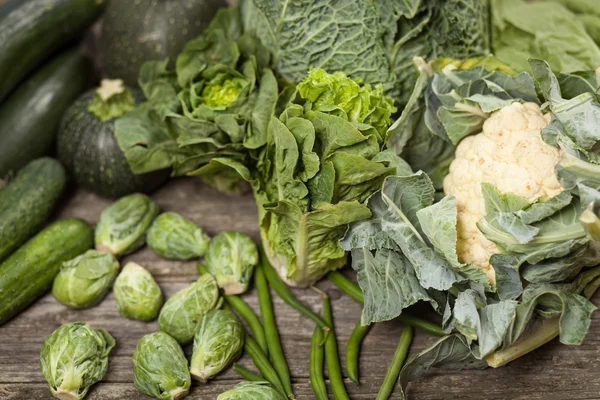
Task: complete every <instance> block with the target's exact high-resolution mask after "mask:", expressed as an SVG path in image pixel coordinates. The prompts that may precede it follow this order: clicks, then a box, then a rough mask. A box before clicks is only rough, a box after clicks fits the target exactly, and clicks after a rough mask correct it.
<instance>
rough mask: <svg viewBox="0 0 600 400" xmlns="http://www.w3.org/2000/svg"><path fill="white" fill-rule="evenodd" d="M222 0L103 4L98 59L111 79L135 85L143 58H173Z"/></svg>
mask: <svg viewBox="0 0 600 400" xmlns="http://www.w3.org/2000/svg"><path fill="white" fill-rule="evenodd" d="M226 6H227V3H226V2H225V1H224V0H136V1H132V0H119V1H111V2H109V4H108V6H107V7H106V12H105V14H104V22H103V24H102V43H101V48H102V56H103V57H102V59H103V61H104V64H105V65H104V68H105V70H106V72H107V73H108V75H109V76H110V77H111V78H115V79H116V78H119V79H122V80H124V81H125V83H127V84H128V85H131V86H133V85H135V84H137V78H138V72H139V70H140V67H141V66H142V64H143V63H144V62H146V61H154V60H164V59H165V58H170V59H171V60H173V61H174V60H175V58H176V57H177V54H179V52H180V51H181V50H182V49H183V46H184V45H185V44H186V43H187V42H188V41H189V40H191V39H193V38H195V37H196V36H198V35H199V34H200V33H202V31H203V30H204V28H206V27H207V26H208V24H209V23H210V21H211V20H212V18H213V17H214V16H215V14H216V13H217V11H218V9H219V8H220V7H226Z"/></svg>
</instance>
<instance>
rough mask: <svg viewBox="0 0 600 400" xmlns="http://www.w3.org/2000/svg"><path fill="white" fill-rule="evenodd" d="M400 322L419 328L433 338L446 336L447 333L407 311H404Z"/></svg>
mask: <svg viewBox="0 0 600 400" xmlns="http://www.w3.org/2000/svg"><path fill="white" fill-rule="evenodd" d="M398 321H400V322H402V323H403V324H406V325H408V326H412V327H413V328H417V329H418V330H420V331H423V332H426V333H429V334H430V335H433V336H446V333H445V332H444V331H443V330H442V327H441V326H439V325H438V324H435V323H433V322H431V321H427V320H426V319H423V318H419V317H417V316H414V315H412V314H410V313H408V312H406V311H402V314H400V316H399V317H398Z"/></svg>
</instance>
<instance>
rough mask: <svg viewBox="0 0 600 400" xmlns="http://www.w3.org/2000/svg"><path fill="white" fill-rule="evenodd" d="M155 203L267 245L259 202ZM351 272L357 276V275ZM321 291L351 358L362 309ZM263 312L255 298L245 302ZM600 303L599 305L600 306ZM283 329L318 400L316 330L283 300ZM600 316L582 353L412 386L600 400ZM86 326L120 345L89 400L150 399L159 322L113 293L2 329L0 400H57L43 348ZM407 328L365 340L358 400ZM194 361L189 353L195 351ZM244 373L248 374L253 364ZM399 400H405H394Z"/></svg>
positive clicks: (67, 207) (172, 189) (182, 191)
mask: <svg viewBox="0 0 600 400" xmlns="http://www.w3.org/2000/svg"><path fill="white" fill-rule="evenodd" d="M153 198H154V199H155V200H156V201H157V202H158V203H159V204H160V206H161V208H162V209H163V210H172V211H177V212H180V213H182V214H183V215H185V216H187V217H189V218H191V219H193V220H194V221H196V222H197V223H198V224H200V225H201V226H202V227H204V228H205V229H206V230H207V231H208V232H209V233H210V234H213V235H214V234H216V233H218V232H220V231H222V230H240V231H243V232H246V233H248V234H250V235H251V236H252V237H253V238H255V239H258V226H257V223H256V210H255V206H254V201H253V199H252V196H251V195H249V194H248V195H244V196H241V197H240V196H238V197H235V196H231V197H230V196H223V195H221V194H219V193H218V192H217V191H215V190H213V189H211V188H209V187H207V186H205V185H203V184H202V183H200V182H199V181H198V180H193V179H179V180H175V181H172V182H170V183H169V184H168V185H166V186H165V187H163V188H162V189H161V190H159V191H158V192H157V193H156V194H155V195H154V196H153ZM108 204H109V202H108V201H107V200H104V199H100V198H98V197H97V196H95V195H93V194H90V193H88V192H85V191H76V192H74V193H70V194H69V195H67V196H66V198H65V199H64V201H63V202H62V205H61V206H60V210H59V215H60V216H61V217H66V216H75V217H80V218H83V219H85V220H87V221H88V222H90V223H91V224H94V223H95V222H96V221H97V219H98V216H99V214H100V212H101V211H102V209H103V208H104V207H105V206H107V205H108ZM127 260H135V261H137V262H138V263H140V264H142V265H144V266H145V267H146V268H148V269H149V270H150V272H151V273H152V274H153V275H154V276H155V277H156V280H157V281H158V283H159V284H160V286H161V287H162V288H163V290H164V292H165V294H166V296H171V295H172V294H173V293H175V292H176V291H178V290H179V289H181V288H182V287H184V286H185V285H186V284H188V283H189V282H192V281H193V280H195V279H196V278H197V273H196V267H195V263H194V262H172V261H164V260H161V259H160V258H158V257H157V256H155V255H154V254H153V253H152V252H150V251H149V250H148V249H144V250H142V251H140V252H138V253H136V254H134V255H131V256H129V257H127V258H126V259H125V260H124V262H126V261H127ZM349 273H351V272H349ZM319 287H321V288H322V289H324V290H326V291H327V292H328V293H329V295H330V296H331V298H332V304H333V307H334V317H335V327H336V331H337V338H338V342H339V347H340V353H341V355H342V358H343V354H344V349H345V345H346V342H347V341H348V337H349V335H350V333H351V332H352V328H353V327H354V324H355V323H356V321H357V319H358V318H359V315H360V311H361V306H360V305H358V304H357V303H356V302H354V300H352V299H351V298H350V297H348V296H346V295H345V294H343V293H341V292H340V290H339V289H337V288H336V287H335V286H333V285H331V284H330V283H329V282H327V281H324V282H321V283H319ZM295 293H296V295H297V296H298V297H299V298H300V299H301V300H302V301H304V302H306V303H307V304H309V305H310V306H311V307H312V308H313V309H314V310H315V311H318V312H321V302H320V299H319V296H318V295H317V294H316V293H314V292H313V291H312V290H295ZM244 298H245V300H246V301H247V302H248V303H249V304H250V306H252V307H253V308H254V309H255V310H257V301H256V296H255V294H254V293H252V292H250V293H248V294H247V295H246V296H244ZM596 300H599V298H596ZM274 307H275V311H276V316H277V323H278V325H279V330H280V333H281V337H282V341H283V347H284V350H285V354H286V356H287V360H288V363H289V366H290V369H291V374H292V376H293V383H294V390H295V393H296V395H297V398H298V399H300V400H302V399H305V400H308V399H312V398H314V397H313V394H312V391H311V387H310V384H309V381H308V355H309V347H310V337H311V334H312V331H313V327H314V326H313V324H312V322H311V321H309V320H306V319H304V318H302V317H300V316H299V315H298V314H297V313H296V312H295V311H294V310H292V309H290V308H289V307H288V306H287V305H285V304H284V303H283V302H282V301H281V300H280V299H279V298H277V297H275V296H274ZM599 319H600V313H598V314H597V315H595V318H594V322H593V324H592V329H591V332H590V333H589V335H588V337H587V339H586V341H585V343H584V344H583V345H582V346H580V347H567V346H563V345H561V344H559V343H558V341H557V340H555V341H553V342H552V343H550V344H548V345H547V346H545V347H544V348H543V349H539V350H537V351H535V352H533V353H531V354H530V355H528V356H526V357H523V358H522V359H520V360H518V361H516V362H514V363H513V364H511V365H509V366H508V367H504V368H501V369H498V370H493V369H488V370H484V371H445V370H436V371H434V372H433V373H430V374H429V375H428V376H427V377H425V378H423V379H421V380H420V381H417V382H415V383H412V384H411V385H410V390H409V395H410V398H411V399H418V400H425V399H477V400H482V399H498V400H500V399H501V400H507V399H527V400H531V399H540V400H542V399H543V400H554V399H556V400H565V399H600V338H599V333H600V321H599ZM73 321H87V322H89V323H90V324H91V325H92V326H94V327H98V328H105V329H107V330H108V331H109V332H110V333H111V334H112V335H113V336H114V337H115V339H116V340H117V346H116V347H115V349H114V350H113V352H112V354H111V357H110V363H109V368H108V373H107V375H106V377H105V379H104V381H103V382H102V383H99V384H97V385H95V387H94V388H93V389H92V390H91V391H90V392H89V395H88V397H87V399H90V400H93V399H96V400H99V399H102V400H108V399H114V400H125V399H133V400H135V399H148V397H146V396H144V395H143V394H141V393H139V392H138V391H137V390H136V388H135V386H134V385H133V375H132V362H131V355H132V353H133V350H134V348H135V345H136V343H137V341H138V340H139V339H140V338H141V337H142V336H143V335H145V334H147V333H150V332H154V331H156V330H157V329H158V328H157V323H156V322H152V323H144V322H137V321H130V320H127V319H125V318H122V317H121V316H120V315H119V313H118V312H117V308H116V305H115V301H114V298H113V296H112V295H111V294H109V295H108V296H107V297H106V299H105V300H104V301H103V302H102V303H101V304H100V305H99V306H97V307H95V308H92V309H89V310H82V311H75V310H70V309H68V308H66V307H64V306H62V305H60V304H58V303H57V302H56V301H55V300H54V298H53V297H52V296H51V295H46V296H44V297H42V298H41V299H39V300H38V301H37V302H35V304H34V305H33V306H31V307H30V308H29V309H27V310H26V311H25V312H23V313H22V314H21V315H19V316H18V317H16V318H15V319H13V320H12V321H11V322H9V323H8V324H6V325H4V326H3V327H1V328H0V399H2V400H7V399H14V400H17V399H18V400H38V399H50V398H51V395H50V391H49V389H48V386H47V384H46V381H45V380H44V377H43V376H42V373H41V370H40V366H39V352H40V348H41V346H42V343H43V341H44V339H45V338H46V337H47V336H48V335H50V334H51V333H52V331H53V330H54V329H56V328H57V327H58V326H60V325H61V324H64V323H67V322H73ZM401 331H402V326H401V324H399V323H396V322H390V323H384V324H377V325H376V326H375V328H374V329H372V331H371V332H370V334H369V335H368V336H367V339H366V340H365V343H364V346H363V350H362V353H361V368H360V372H361V385H360V386H355V385H354V384H352V383H351V382H349V381H347V382H346V383H347V387H348V391H349V393H350V396H351V398H352V399H364V400H372V399H375V397H376V393H377V390H378V388H379V385H380V384H381V382H382V380H383V377H384V375H385V372H386V369H387V365H388V363H389V361H390V360H391V357H392V355H393V353H394V349H395V347H396V344H397V340H398V337H399V335H400V332H401ZM434 341H435V338H433V337H431V336H429V335H427V334H424V333H420V332H418V333H417V335H416V338H415V341H414V343H413V346H412V350H411V351H412V352H413V353H415V352H416V351H419V350H421V349H423V348H425V347H426V346H428V345H430V344H432V343H433V342H434ZM186 352H187V353H188V354H189V353H190V352H191V349H190V348H187V349H186ZM241 362H242V364H244V365H247V366H249V365H250V363H251V361H250V360H249V358H248V357H247V356H244V358H243V359H242V361H241ZM239 380H240V379H239V378H238V376H237V375H236V374H235V373H234V372H233V371H231V370H229V371H226V372H225V373H223V374H221V375H220V376H218V377H217V378H216V379H215V380H214V381H212V382H210V383H209V384H207V385H200V384H197V383H193V387H192V390H191V392H190V395H189V396H188V397H187V398H188V399H203V400H209V399H215V398H216V396H217V394H219V393H221V392H222V391H224V390H226V389H228V388H231V387H232V386H234V385H235V384H236V383H237V382H239ZM392 398H399V395H398V394H397V393H396V395H394V396H392Z"/></svg>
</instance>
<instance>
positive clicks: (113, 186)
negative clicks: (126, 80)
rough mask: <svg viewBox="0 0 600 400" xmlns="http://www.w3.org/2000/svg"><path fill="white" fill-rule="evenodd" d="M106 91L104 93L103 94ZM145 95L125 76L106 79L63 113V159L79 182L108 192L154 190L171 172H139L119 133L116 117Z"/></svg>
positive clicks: (110, 194) (60, 153)
mask: <svg viewBox="0 0 600 400" xmlns="http://www.w3.org/2000/svg"><path fill="white" fill-rule="evenodd" d="M100 93H102V96H100ZM143 99H144V95H143V93H142V92H141V90H139V89H130V88H127V87H125V86H123V82H122V81H120V80H112V81H111V80H103V81H102V86H100V87H99V88H98V89H91V90H90V91H88V92H86V93H84V94H83V95H81V96H80V97H79V98H78V99H77V101H75V103H73V105H72V106H71V107H69V109H68V110H67V112H66V113H65V115H64V116H63V119H62V122H61V125H60V129H59V132H58V138H57V149H58V159H59V160H60V162H61V163H62V164H63V165H64V166H65V168H66V169H67V171H68V172H69V175H70V176H72V177H73V178H74V180H75V182H76V183H77V185H79V186H81V187H83V188H85V189H88V190H91V191H92V192H94V193H96V194H99V195H101V196H104V197H110V198H119V197H122V196H125V195H127V194H131V193H136V192H144V193H148V192H150V191H152V190H153V189H155V188H156V187H157V186H158V185H160V184H161V183H163V182H164V181H165V180H166V179H167V178H168V176H169V171H155V172H150V173H148V174H144V175H135V174H134V173H133V172H131V167H130V166H129V163H128V162H127V159H126V158H125V155H124V154H123V152H122V151H121V148H120V147H119V143H118V142H117V139H116V137H115V121H116V120H117V118H119V117H121V116H122V115H124V114H125V113H126V112H128V111H131V110H133V109H134V108H135V106H136V103H139V102H141V101H142V100H143Z"/></svg>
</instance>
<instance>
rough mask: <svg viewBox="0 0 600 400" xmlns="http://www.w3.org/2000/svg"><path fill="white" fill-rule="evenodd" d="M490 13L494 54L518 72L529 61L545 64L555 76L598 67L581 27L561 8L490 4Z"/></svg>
mask: <svg viewBox="0 0 600 400" xmlns="http://www.w3.org/2000/svg"><path fill="white" fill-rule="evenodd" d="M490 11H491V14H492V24H491V25H492V48H493V49H494V54H495V55H496V56H497V57H498V58H499V59H500V60H502V61H504V62H506V63H507V64H509V65H511V66H512V67H514V68H516V69H517V70H519V71H526V70H528V64H527V60H528V59H529V58H530V57H534V58H542V59H545V60H547V61H548V63H549V64H550V66H551V67H552V69H553V70H555V71H558V72H560V71H563V72H571V71H580V70H587V69H593V68H596V67H598V65H600V48H599V47H598V45H597V44H596V43H594V40H593V39H592V38H591V37H590V36H589V35H588V33H587V32H586V29H585V25H584V24H583V23H582V22H581V21H580V20H578V19H577V18H576V17H575V15H574V14H573V13H571V12H570V11H569V10H568V9H567V8H565V7H563V6H562V5H561V4H558V3H556V2H552V1H540V2H527V1H523V0H492V1H491V3H490ZM532 15H535V16H536V17H535V18H531V16H532Z"/></svg>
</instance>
